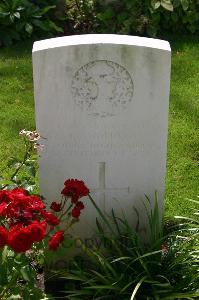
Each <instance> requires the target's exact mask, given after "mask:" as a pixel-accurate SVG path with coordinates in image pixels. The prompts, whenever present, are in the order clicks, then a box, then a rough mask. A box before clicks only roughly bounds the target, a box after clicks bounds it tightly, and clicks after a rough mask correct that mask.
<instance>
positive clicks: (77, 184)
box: [61, 179, 89, 218]
mask: <svg viewBox="0 0 199 300" xmlns="http://www.w3.org/2000/svg"><path fill="white" fill-rule="evenodd" d="M61 193H62V195H64V196H65V197H67V198H70V199H71V203H72V204H75V206H74V208H73V209H72V216H73V217H74V218H78V217H79V216H80V213H81V210H82V209H84V204H83V203H82V202H81V201H79V199H80V198H82V197H85V196H87V195H88V194H89V189H88V188H87V187H86V185H85V184H84V182H83V181H81V180H77V179H68V180H66V181H65V183H64V188H63V190H62V192H61Z"/></svg>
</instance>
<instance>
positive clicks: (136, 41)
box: [33, 34, 171, 52]
mask: <svg viewBox="0 0 199 300" xmlns="http://www.w3.org/2000/svg"><path fill="white" fill-rule="evenodd" d="M84 44H85V45H89V44H90V45H92V44H115V45H129V46H138V47H147V48H156V49H160V50H165V51H171V48H170V44H169V42H167V41H164V40H159V39H152V38H145V37H138V36H130V35H117V34H85V35H72V36H64V37H58V38H52V39H47V40H41V41H37V42H35V43H34V45H33V52H37V51H42V50H46V49H51V48H58V47H66V46H75V45H84Z"/></svg>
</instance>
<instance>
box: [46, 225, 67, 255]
mask: <svg viewBox="0 0 199 300" xmlns="http://www.w3.org/2000/svg"><path fill="white" fill-rule="evenodd" d="M63 240H64V231H63V230H59V231H57V232H55V234H53V236H52V237H51V238H50V240H49V242H48V246H49V249H50V250H53V251H55V250H57V248H58V247H59V245H60V244H61V243H62V242H63Z"/></svg>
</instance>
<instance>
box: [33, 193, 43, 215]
mask: <svg viewBox="0 0 199 300" xmlns="http://www.w3.org/2000/svg"><path fill="white" fill-rule="evenodd" d="M29 206H30V209H31V210H32V211H37V212H40V211H42V209H44V208H45V205H44V203H43V202H42V200H41V199H40V198H39V197H38V196H34V195H32V196H30V197H29Z"/></svg>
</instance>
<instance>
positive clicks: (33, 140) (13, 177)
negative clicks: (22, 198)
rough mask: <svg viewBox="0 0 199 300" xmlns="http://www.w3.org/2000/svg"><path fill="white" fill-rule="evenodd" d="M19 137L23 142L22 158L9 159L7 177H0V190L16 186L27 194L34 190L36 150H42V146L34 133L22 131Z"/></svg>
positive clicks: (38, 136)
mask: <svg viewBox="0 0 199 300" xmlns="http://www.w3.org/2000/svg"><path fill="white" fill-rule="evenodd" d="M19 135H20V136H21V138H22V139H23V142H24V155H23V158H17V157H15V156H14V157H11V158H10V159H9V161H8V163H7V168H8V169H9V170H10V172H9V177H8V178H5V177H3V175H1V176H2V177H0V190H1V189H5V188H6V189H13V188H16V187H18V186H21V187H23V188H24V189H26V190H27V191H29V192H33V191H34V189H36V175H37V158H38V152H37V150H42V147H43V145H42V144H40V143H39V142H38V140H39V139H40V138H41V137H40V135H39V134H38V133H37V132H36V131H26V130H22V131H21V132H20V133H19Z"/></svg>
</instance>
